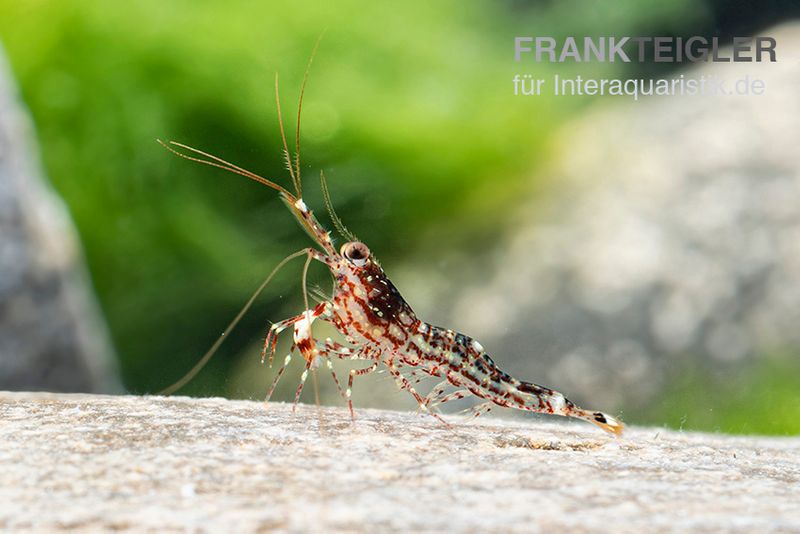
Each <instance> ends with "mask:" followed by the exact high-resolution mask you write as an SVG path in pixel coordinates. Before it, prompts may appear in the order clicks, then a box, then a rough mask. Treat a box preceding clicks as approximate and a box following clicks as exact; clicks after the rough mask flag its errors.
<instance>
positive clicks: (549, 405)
mask: <svg viewBox="0 0 800 534" xmlns="http://www.w3.org/2000/svg"><path fill="white" fill-rule="evenodd" d="M315 50H316V48H315ZM313 57H314V54H313V53H312V56H311V59H310V60H309V63H308V68H310V66H311V61H312V60H313ZM308 68H307V69H306V74H305V77H304V78H303V83H302V86H301V90H300V99H299V104H298V112H297V130H296V132H295V152H294V156H293V157H292V154H291V153H290V151H289V148H288V144H287V141H286V134H285V131H284V127H283V119H282V117H281V110H280V96H279V91H278V76H277V74H276V76H275V99H276V103H277V112H278V123H279V126H280V134H281V139H282V142H283V155H284V158H285V162H286V166H287V168H288V171H289V175H290V177H291V180H292V184H293V189H294V190H293V191H291V192H290V191H289V190H288V189H286V188H285V187H283V186H281V185H279V184H277V183H276V182H273V181H271V180H268V179H266V178H264V177H262V176H259V175H257V174H255V173H252V172H250V171H248V170H245V169H243V168H241V167H238V166H236V165H234V164H232V163H229V162H227V161H225V160H223V159H221V158H218V157H216V156H213V155H211V154H209V153H207V152H204V151H201V150H198V149H196V148H192V147H190V146H188V145H185V144H182V143H177V142H174V141H170V142H168V143H163V142H161V141H160V140H159V142H160V143H161V144H162V145H163V146H164V147H166V148H167V149H168V150H170V151H172V152H173V153H175V154H176V155H178V156H181V157H183V158H186V159H189V160H192V161H196V162H199V163H203V164H206V165H211V166H214V167H218V168H221V169H224V170H226V171H229V172H232V173H235V174H239V175H241V176H244V177H246V178H249V179H251V180H254V181H256V182H259V183H261V184H263V185H266V186H267V187H270V188H272V189H274V190H276V191H277V192H278V195H279V197H280V198H281V200H283V202H284V203H285V204H286V207H287V208H288V209H289V211H290V213H291V214H292V215H293V216H294V218H295V219H296V220H297V221H298V222H299V223H300V226H301V227H302V228H303V229H304V230H305V231H306V232H307V233H308V235H309V236H310V237H311V238H312V240H313V241H314V244H315V245H316V246H317V247H316V248H315V247H308V248H305V249H302V250H299V251H297V252H295V253H294V254H291V255H289V256H288V257H286V258H285V259H284V260H283V261H281V262H280V263H279V264H278V265H277V266H276V267H275V269H274V270H273V271H272V272H271V273H270V275H269V276H268V277H267V279H266V280H265V281H264V282H263V283H262V284H261V286H260V287H259V289H258V290H257V291H256V293H255V294H254V295H253V296H252V297H251V298H250V300H249V301H248V303H247V304H246V305H245V307H244V308H243V309H242V311H241V312H240V313H239V315H237V317H236V318H235V319H234V321H233V322H232V323H231V324H230V325H229V326H228V328H227V329H226V333H227V332H229V331H230V330H231V329H232V328H233V327H234V326H235V325H236V323H237V322H238V320H239V319H240V318H241V316H242V315H243V314H244V312H245V311H246V310H247V309H248V308H249V306H250V304H252V302H253V300H254V299H255V297H256V296H257V295H258V293H260V291H261V290H262V289H263V288H264V287H265V286H266V284H267V283H268V282H269V281H270V280H271V279H272V277H273V276H274V275H275V273H276V272H277V271H278V269H280V268H281V267H282V266H283V265H285V264H286V263H287V262H288V261H289V260H291V259H294V258H297V257H303V256H304V257H305V258H306V261H305V265H304V269H303V297H304V303H305V309H304V310H303V311H302V312H301V313H299V314H298V315H296V316H294V317H291V318H288V319H286V320H283V321H280V322H278V323H274V324H272V326H271V327H270V328H269V331H268V333H267V335H266V338H265V340H264V347H263V350H262V353H261V360H262V362H264V360H265V359H267V358H268V360H269V363H270V366H271V365H272V362H273V358H274V354H275V348H276V343H277V339H278V336H279V334H281V332H283V331H284V330H287V329H289V328H291V329H292V340H293V343H292V347H291V349H290V351H289V354H288V355H287V356H286V357H285V359H284V360H283V362H282V364H281V366H280V368H279V369H278V371H277V373H276V375H275V377H274V379H273V381H272V384H271V387H270V388H269V390H268V393H267V401H268V400H269V399H270V397H271V395H272V392H273V391H274V390H275V386H276V385H277V383H278V381H279V380H280V378H281V376H282V375H283V373H284V371H285V369H286V367H287V365H288V364H289V362H290V361H291V358H292V354H294V353H296V352H299V353H300V355H301V356H302V357H303V358H304V360H305V369H304V371H303V373H302V375H301V378H300V384H299V386H298V388H297V390H296V393H295V406H296V404H297V402H298V400H299V398H300V394H301V392H302V390H303V385H304V384H305V381H306V378H307V376H308V373H309V371H310V370H312V369H315V368H317V367H318V366H319V365H320V363H321V362H325V365H326V366H327V367H328V369H329V370H330V371H331V374H332V376H333V379H334V381H335V383H336V387H337V389H338V390H339V392H340V394H341V395H342V397H343V398H344V399H345V400H346V402H347V405H348V408H349V410H350V414H351V417H352V418H353V419H355V412H354V410H353V401H352V390H353V382H354V380H355V378H356V377H359V376H364V375H366V374H368V373H372V372H374V371H376V370H377V369H378V368H379V366H380V365H383V366H384V367H385V368H386V369H387V370H388V372H389V374H390V375H391V376H392V377H393V378H394V380H395V382H396V384H397V385H398V387H399V388H400V389H401V390H404V391H407V392H408V393H410V394H411V395H412V396H413V398H414V399H415V400H416V402H417V403H418V405H419V407H420V409H421V410H422V411H423V412H425V413H428V414H430V415H432V416H434V417H436V418H437V419H439V420H440V421H442V422H444V424H447V423H446V422H445V421H444V420H443V419H442V418H441V416H440V415H439V414H438V413H437V407H438V406H441V405H442V404H445V403H447V402H451V401H454V400H458V399H462V398H465V397H467V396H469V395H473V396H475V397H478V398H480V399H482V400H483V402H482V403H481V404H478V405H477V406H475V407H474V408H473V409H472V412H473V414H474V415H475V416H476V417H477V416H478V415H481V414H482V413H486V412H488V411H489V410H490V409H491V408H492V407H493V406H502V407H508V408H516V409H519V410H526V411H530V412H537V413H545V414H553V415H561V416H565V417H574V418H577V419H582V420H584V421H588V422H590V423H593V424H595V425H597V426H599V427H600V428H602V429H603V430H605V431H606V432H609V433H612V434H615V435H617V436H619V435H621V433H622V430H623V424H622V422H621V421H619V420H618V419H616V418H614V417H612V416H611V415H608V414H606V413H603V412H599V411H592V410H585V409H583V408H580V407H578V406H576V405H575V404H574V403H573V402H571V401H570V400H568V399H567V398H566V397H564V395H563V394H561V393H559V392H557V391H554V390H552V389H549V388H547V387H544V386H540V385H537V384H534V383H532V382H526V381H522V380H519V379H517V378H514V377H512V376H510V375H509V374H507V373H505V372H504V371H502V370H501V369H500V368H499V367H498V366H497V364H495V362H494V359H493V358H492V357H491V356H490V355H489V353H487V352H486V350H485V349H484V348H483V346H482V345H481V344H480V343H479V342H478V341H477V340H475V339H473V338H471V337H469V336H467V335H465V334H462V333H459V332H455V331H453V330H449V329H446V328H442V327H439V326H434V325H432V324H429V323H427V322H425V321H422V320H421V319H419V318H418V317H417V315H416V313H415V312H414V310H413V309H412V308H411V306H410V305H409V304H408V302H406V300H405V299H404V298H403V297H402V296H401V295H400V292H399V291H398V290H397V288H396V287H395V286H394V284H393V283H392V282H391V280H390V279H389V278H388V276H387V275H386V273H385V271H384V270H383V268H382V267H381V265H380V264H379V263H378V261H377V259H376V258H375V257H374V255H373V254H372V252H371V251H370V249H369V248H368V247H367V245H366V244H364V243H363V242H362V241H359V240H358V239H357V238H356V237H355V236H354V235H353V234H352V233H351V232H350V231H349V230H348V229H347V228H346V227H345V226H344V225H343V224H342V222H341V220H340V219H339V217H338V216H337V215H336V212H335V210H334V209H333V205H332V203H331V200H330V194H329V191H328V187H327V182H326V180H325V175H324V174H323V173H320V181H321V186H322V192H323V198H324V201H325V206H326V208H327V210H328V212H329V214H330V218H331V220H332V222H333V224H334V226H335V228H336V229H337V230H338V231H339V233H340V234H342V236H343V237H344V238H345V239H346V240H347V241H346V242H345V243H344V244H343V245H341V247H339V248H338V249H337V248H336V247H335V246H334V242H333V239H332V237H331V232H329V231H327V230H325V229H324V228H323V226H322V225H321V224H320V223H319V221H318V220H317V218H316V217H315V216H314V213H313V212H312V211H311V209H309V207H308V206H307V205H306V203H305V202H304V201H303V198H302V181H301V173H300V169H301V167H300V114H301V110H302V102H303V94H304V92H305V86H306V82H307V79H308ZM311 261H318V262H320V263H323V264H325V266H326V267H327V268H328V269H329V271H330V273H331V276H332V277H333V282H334V286H333V294H332V295H331V296H327V295H317V297H318V299H319V300H320V302H319V303H318V304H316V305H315V306H313V307H311V306H309V304H308V294H307V291H306V275H307V271H308V267H309V264H310V263H311ZM315 321H325V322H328V323H330V324H331V325H333V326H334V327H335V329H336V330H337V331H338V332H339V333H340V334H341V335H342V336H343V337H344V339H345V340H346V342H347V345H344V344H341V343H339V342H336V341H334V340H332V339H330V338H326V339H325V340H319V339H316V338H315V337H314V335H313V333H312V324H313V323H314V322H315ZM224 339H225V334H223V336H222V337H220V339H218V340H217V343H215V344H214V346H212V347H211V349H210V350H209V352H207V353H206V355H205V356H203V358H202V359H201V360H200V362H199V363H198V364H197V365H195V367H194V368H193V369H192V370H191V371H190V372H189V373H188V374H187V375H186V376H185V377H184V378H183V379H181V380H180V381H178V382H177V383H175V384H173V386H171V387H170V388H167V390H164V391H163V392H162V393H167V394H168V393H171V392H172V391H174V390H176V389H178V388H179V387H181V386H182V385H183V384H185V383H186V382H187V381H188V380H189V379H191V377H192V376H194V374H195V373H196V372H197V371H199V369H200V368H201V367H202V366H203V365H204V364H205V362H206V361H208V359H209V358H210V357H211V355H212V354H213V353H214V351H215V350H216V349H217V348H218V347H219V345H220V344H221V343H222V341H223V340H224ZM334 359H347V360H365V361H368V362H370V365H369V366H368V367H365V368H362V369H353V370H351V371H350V372H349V375H348V380H347V386H346V388H344V389H343V388H342V386H341V382H340V381H339V379H338V377H337V375H336V373H335V371H334V367H333V363H332V361H333V360H334ZM409 370H410V372H409V373H408V374H405V372H406V371H409ZM425 376H432V377H437V378H440V379H441V382H439V383H438V384H437V385H435V386H434V387H433V388H432V389H431V390H430V392H428V393H427V395H425V396H423V395H422V394H420V393H419V392H417V390H416V389H415V384H416V383H419V381H420V380H421V377H425ZM449 386H453V387H454V388H455V390H450V392H448V390H449V389H450V388H449Z"/></svg>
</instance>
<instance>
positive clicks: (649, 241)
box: [398, 24, 800, 408]
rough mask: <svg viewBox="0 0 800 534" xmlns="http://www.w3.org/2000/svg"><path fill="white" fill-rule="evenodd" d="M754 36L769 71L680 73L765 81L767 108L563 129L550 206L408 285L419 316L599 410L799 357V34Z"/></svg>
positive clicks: (649, 102) (525, 210)
mask: <svg viewBox="0 0 800 534" xmlns="http://www.w3.org/2000/svg"><path fill="white" fill-rule="evenodd" d="M764 35H773V36H774V37H775V38H776V39H777V41H778V42H779V43H780V49H781V52H780V59H779V61H778V62H777V63H764V64H754V63H736V64H723V63H716V64H703V65H699V66H696V67H693V68H691V69H689V70H685V71H681V72H678V73H676V74H675V76H676V77H677V76H680V75H685V76H686V77H687V78H699V77H700V76H714V77H716V78H717V79H721V80H725V81H726V83H728V84H729V85H728V88H729V89H733V84H734V82H735V81H736V80H738V79H743V78H744V77H745V76H749V77H750V79H751V80H753V79H755V78H759V79H762V80H764V81H765V82H766V93H765V94H764V95H763V96H753V95H751V96H704V97H700V96H698V97H653V98H645V99H643V100H640V101H639V102H634V101H632V100H630V99H617V100H615V101H613V103H614V105H613V106H611V107H609V106H607V105H606V106H605V107H603V106H598V107H597V109H596V111H595V112H593V113H587V114H586V115H584V116H582V117H581V118H580V119H579V120H578V121H577V123H575V124H572V125H569V126H567V127H565V129H564V131H562V132H560V141H559V142H558V146H560V147H561V153H560V155H559V157H558V158H557V161H556V162H555V163H554V164H553V166H552V168H551V169H549V170H548V172H547V174H548V175H549V176H550V177H551V178H552V179H551V183H553V184H555V185H557V186H558V191H557V194H556V195H555V197H554V198H547V199H546V200H545V202H541V201H538V202H536V201H525V200H524V199H523V200H521V201H520V203H519V204H518V206H517V213H516V216H515V217H514V220H513V224H511V225H509V228H508V231H507V235H506V236H505V237H503V238H498V240H497V243H496V247H495V248H494V249H493V250H491V251H486V250H480V251H478V252H479V253H476V251H475V250H464V251H462V252H463V254H464V256H463V257H451V258H446V259H442V260H441V261H437V262H436V263H433V264H430V263H429V264H428V266H429V267H428V268H429V270H425V271H424V272H421V271H419V270H417V271H415V272H414V273H412V274H406V275H405V276H403V277H401V278H403V279H400V280H398V282H404V281H405V279H408V280H409V281H411V282H412V283H411V284H410V285H412V287H413V285H414V282H415V281H418V280H427V281H429V283H430V287H427V288H425V289H426V290H425V291H418V293H420V295H419V296H420V297H421V298H419V299H415V306H416V307H417V310H418V311H419V312H421V311H422V310H425V309H427V310H429V311H431V312H432V313H431V315H432V316H434V317H436V318H437V320H439V321H441V322H443V323H445V324H448V325H449V326H452V327H454V328H458V329H460V330H463V331H464V332H466V333H469V334H471V335H473V336H475V337H477V338H479V339H480V340H481V342H482V343H483V345H484V346H485V347H486V348H487V349H489V350H490V351H493V352H495V353H496V354H497V356H498V357H497V359H498V361H501V362H508V363H509V365H508V367H509V369H508V370H509V371H512V373H513V374H518V375H521V376H530V377H536V378H537V380H541V381H542V382H543V383H545V384H552V385H557V386H558V388H559V389H560V390H561V391H566V392H569V393H570V394H572V395H574V396H575V397H585V398H589V397H591V398H592V399H593V402H596V403H597V404H599V405H602V406H606V407H609V408H610V407H611V406H615V405H616V406H624V405H630V404H631V403H634V402H640V401H646V400H649V399H652V398H654V397H655V396H657V395H658V393H659V392H660V390H661V387H662V386H663V385H664V383H665V380H664V378H665V377H666V376H667V371H671V372H679V370H680V369H681V367H682V366H683V365H685V361H682V359H684V358H687V357H688V358H691V359H692V360H694V361H693V365H697V363H698V362H699V363H700V364H701V365H704V366H706V367H707V368H711V369H720V368H731V369H734V368H735V367H736V366H742V364H744V363H746V362H748V361H752V360H753V359H754V358H755V357H758V356H761V355H764V354H769V353H772V352H776V351H782V352H788V353H791V352H796V351H798V350H800V329H798V328H797V325H798V324H800V201H798V199H800V150H798V139H800V98H798V96H797V88H798V86H800V24H792V25H788V26H784V27H781V28H776V29H772V30H767V31H765V33H764ZM609 102H612V101H606V102H604V103H605V104H608V103H609ZM442 265H445V266H446V267H445V268H442ZM400 285H401V287H402V286H403V284H402V283H401V284H400ZM426 296H427V299H428V302H424V300H425V298H426ZM514 358H517V360H516V361H514Z"/></svg>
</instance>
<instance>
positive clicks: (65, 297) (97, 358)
mask: <svg viewBox="0 0 800 534" xmlns="http://www.w3.org/2000/svg"><path fill="white" fill-rule="evenodd" d="M114 361H115V359H114V354H113V350H112V349H111V344H110V342H109V341H108V336H107V333H106V330H105V325H104V324H103V321H102V319H101V316H100V313H99V312H98V310H97V306H96V304H95V302H94V295H93V293H92V289H91V286H90V285H89V282H88V279H87V277H86V276H85V272H84V265H83V258H82V255H81V251H80V246H79V245H78V240H77V236H76V233H75V231H74V228H73V227H72V224H71V221H70V220H69V216H68V215H67V211H66V209H65V208H64V206H63V204H62V203H61V201H60V200H59V199H58V197H57V196H56V195H55V193H54V192H53V191H52V190H51V188H50V187H49V185H48V184H47V183H46V182H45V180H44V178H43V176H42V172H41V169H40V168H39V166H38V161H37V155H36V150H35V148H34V141H33V132H32V128H31V124H30V121H29V119H28V116H27V114H26V113H25V111H24V110H23V109H22V105H21V102H20V100H19V97H18V94H17V90H16V88H15V86H14V84H13V82H12V80H11V75H10V71H9V70H8V68H7V65H6V63H5V61H4V58H3V55H2V49H1V48H0V388H2V389H29V390H30V389H47V390H55V391H86V392H113V391H119V390H121V386H120V383H119V379H118V376H117V372H116V367H115V364H114Z"/></svg>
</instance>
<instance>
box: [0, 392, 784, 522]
mask: <svg viewBox="0 0 800 534" xmlns="http://www.w3.org/2000/svg"><path fill="white" fill-rule="evenodd" d="M358 416H359V418H358V420H357V422H356V424H355V426H353V425H352V424H351V422H350V419H349V415H348V413H347V411H346V409H343V408H321V409H320V408H316V407H313V406H304V405H301V406H300V407H299V408H298V410H297V414H296V415H293V414H292V413H291V407H290V406H288V405H285V404H270V405H268V406H267V405H264V404H262V403H255V402H248V401H227V400H223V399H188V398H164V397H132V396H120V397H106V396H90V395H65V394H60V395H55V394H43V393H38V394H37V393H0V528H2V529H5V530H11V531H13V530H16V529H19V530H25V531H28V530H34V531H50V530H53V529H78V530H81V531H98V530H109V529H130V530H151V531H152V530H157V531H181V532H185V531H196V530H199V531H209V532H212V531H263V530H267V529H279V530H283V531H296V532H300V531H323V530H324V531H331V530H338V531H349V532H374V531H376V530H382V531H409V530H448V531H472V532H476V531H495V532H507V531H516V532H537V531H551V530H552V529H561V530H563V529H571V530H573V531H574V530H576V529H577V530H579V531H603V532H610V531H616V532H642V531H648V532H654V531H666V530H676V529H679V530H684V529H694V530H697V531H713V532H725V531H741V532H745V531H748V532H753V531H784V532H786V531H800V497H798V496H799V495H800V438H752V437H728V436H721V435H712V434H699V433H682V432H675V431H667V430H662V429H656V428H632V429H629V431H628V432H627V434H626V436H625V437H624V438H623V439H620V440H615V439H613V438H610V437H608V436H606V435H604V434H602V433H601V432H600V431H599V430H597V429H595V428H594V427H592V426H591V425H587V424H582V423H581V422H575V423H574V424H567V423H564V422H562V420H558V419H556V420H553V419H548V420H547V421H546V422H538V421H539V420H537V421H536V422H509V421H502V420H498V419H487V420H483V421H471V422H466V421H461V420H458V419H454V418H453V419H451V421H453V422H454V423H455V425H454V427H453V428H452V429H447V428H445V427H443V426H442V425H441V424H439V423H437V422H436V421H434V420H433V419H432V418H429V417H424V416H417V415H414V414H412V413H402V412H387V411H359V412H358Z"/></svg>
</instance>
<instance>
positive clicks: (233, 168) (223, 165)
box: [156, 139, 295, 201]
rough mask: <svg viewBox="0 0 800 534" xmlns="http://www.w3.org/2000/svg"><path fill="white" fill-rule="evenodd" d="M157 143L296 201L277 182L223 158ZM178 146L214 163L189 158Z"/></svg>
mask: <svg viewBox="0 0 800 534" xmlns="http://www.w3.org/2000/svg"><path fill="white" fill-rule="evenodd" d="M156 141H158V142H159V144H161V146H163V147H164V148H166V149H167V150H169V151H170V152H172V153H173V154H175V155H176V156H180V157H182V158H184V159H188V160H189V161H196V162H197V163H202V164H204V165H210V166H212V167H217V168H219V169H222V170H225V171H228V172H232V173H234V174H238V175H240V176H244V177H245V178H250V179H251V180H255V181H256V182H258V183H260V184H264V185H266V186H268V187H271V188H272V189H275V190H277V191H280V192H281V193H283V194H284V195H288V197H289V198H290V199H291V200H292V201H294V200H295V198H294V196H293V195H292V194H291V193H289V191H287V190H286V188H284V187H283V186H280V185H278V184H276V183H275V182H273V181H271V180H267V179H266V178H264V177H263V176H259V175H257V174H256V173H254V172H250V171H248V170H247V169H243V168H241V167H239V166H237V165H234V164H233V163H231V162H229V161H225V160H224V159H222V158H218V157H217V156H214V155H212V154H209V153H208V152H203V151H202V150H198V149H196V148H193V147H190V146H189V145H184V144H183V143H177V142H175V141H169V142H167V143H165V142H164V141H162V140H161V139H156ZM176 146H177V147H179V148H182V149H184V150H188V151H190V152H193V153H195V154H199V155H201V156H204V157H206V158H209V159H211V160H212V161H208V160H205V159H202V158H197V157H194V156H189V155H187V154H184V153H183V152H180V151H178V150H176V149H175V148H173V147H176Z"/></svg>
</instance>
